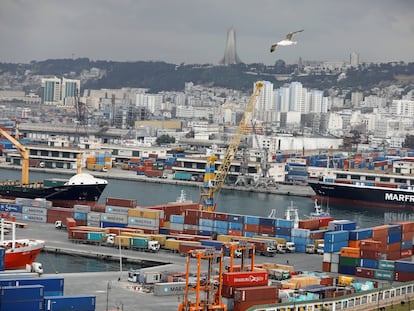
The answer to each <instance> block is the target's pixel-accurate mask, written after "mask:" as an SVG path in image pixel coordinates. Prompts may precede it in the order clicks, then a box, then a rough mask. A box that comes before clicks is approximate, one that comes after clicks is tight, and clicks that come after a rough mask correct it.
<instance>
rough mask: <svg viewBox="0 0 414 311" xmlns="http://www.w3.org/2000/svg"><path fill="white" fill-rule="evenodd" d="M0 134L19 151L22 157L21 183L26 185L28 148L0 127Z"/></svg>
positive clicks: (27, 181)
mask: <svg viewBox="0 0 414 311" xmlns="http://www.w3.org/2000/svg"><path fill="white" fill-rule="evenodd" d="M0 134H1V135H3V136H4V137H6V139H7V140H8V141H9V142H11V143H12V144H13V145H14V146H15V147H16V148H17V150H18V151H19V153H20V155H21V157H22V184H23V185H27V184H28V183H29V150H28V149H27V148H26V147H24V146H23V145H22V144H21V143H20V142H19V141H18V140H17V139H15V138H14V137H13V136H11V135H10V134H9V133H7V132H6V131H5V130H3V129H2V128H0Z"/></svg>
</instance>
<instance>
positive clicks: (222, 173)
mask: <svg viewBox="0 0 414 311" xmlns="http://www.w3.org/2000/svg"><path fill="white" fill-rule="evenodd" d="M262 87H263V82H261V81H259V82H256V84H255V88H254V90H253V95H252V96H251V97H250V100H249V102H248V103H247V106H246V109H245V110H244V113H243V116H242V118H241V120H240V123H239V125H238V127H237V130H236V133H235V134H234V135H233V138H232V140H231V142H230V144H229V147H228V148H227V150H226V153H225V154H224V158H223V160H222V161H221V164H220V166H219V168H218V169H217V170H216V171H215V173H214V175H213V174H212V172H211V171H209V172H207V170H206V174H205V175H204V183H203V188H202V189H201V193H200V202H201V208H202V209H203V210H206V211H214V210H215V209H216V201H215V199H216V198H215V196H216V194H217V193H218V191H220V189H221V188H222V187H223V185H224V182H225V181H226V178H227V174H228V172H229V170H230V166H231V161H232V160H233V159H234V157H235V155H236V153H237V149H238V147H239V145H240V141H241V139H242V138H243V135H244V131H245V129H246V128H247V127H248V121H249V120H250V119H251V117H252V114H253V110H254V106H255V104H256V101H257V100H258V99H259V97H260V95H261V93H262ZM216 160H217V157H215V156H213V157H210V158H209V159H208V161H207V164H206V169H207V168H208V169H210V168H211V167H214V168H215V162H216Z"/></svg>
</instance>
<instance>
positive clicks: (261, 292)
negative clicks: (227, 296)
mask: <svg viewBox="0 0 414 311" xmlns="http://www.w3.org/2000/svg"><path fill="white" fill-rule="evenodd" d="M265 299H270V300H274V301H275V302H277V301H278V299H279V288H278V287H276V286H255V287H243V288H236V289H235V290H234V301H235V302H236V301H237V302H241V301H261V300H265Z"/></svg>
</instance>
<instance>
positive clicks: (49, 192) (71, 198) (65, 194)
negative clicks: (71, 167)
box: [0, 174, 107, 207]
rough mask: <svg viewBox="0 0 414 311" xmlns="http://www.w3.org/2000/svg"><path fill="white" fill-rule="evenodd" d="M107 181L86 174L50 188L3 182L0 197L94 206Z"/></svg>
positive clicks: (33, 184)
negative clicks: (39, 199) (38, 199)
mask: <svg viewBox="0 0 414 311" xmlns="http://www.w3.org/2000/svg"><path fill="white" fill-rule="evenodd" d="M106 186H107V181H106V180H102V179H96V178H94V177H93V176H91V175H88V174H78V175H75V176H74V177H72V178H71V179H69V181H67V182H66V183H63V182H57V183H56V184H54V185H51V186H45V183H44V182H43V183H30V184H28V185H22V184H20V183H15V182H4V183H2V184H1V185H0V197H1V198H5V199H15V198H26V199H36V198H42V199H46V200H48V201H51V202H53V205H54V206H62V207H72V206H73V205H75V204H94V203H96V202H97V201H98V200H99V198H100V197H101V195H102V193H103V191H104V190H105V188H106Z"/></svg>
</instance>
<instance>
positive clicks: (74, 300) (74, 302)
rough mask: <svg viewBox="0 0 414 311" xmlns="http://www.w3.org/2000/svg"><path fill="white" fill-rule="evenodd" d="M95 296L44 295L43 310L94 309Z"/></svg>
mask: <svg viewBox="0 0 414 311" xmlns="http://www.w3.org/2000/svg"><path fill="white" fill-rule="evenodd" d="M95 305H96V297H95V296H62V297H45V299H44V310H45V311H52V310H53V311H66V310H77V311H95Z"/></svg>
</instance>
